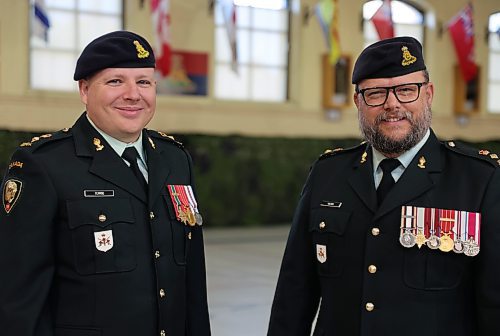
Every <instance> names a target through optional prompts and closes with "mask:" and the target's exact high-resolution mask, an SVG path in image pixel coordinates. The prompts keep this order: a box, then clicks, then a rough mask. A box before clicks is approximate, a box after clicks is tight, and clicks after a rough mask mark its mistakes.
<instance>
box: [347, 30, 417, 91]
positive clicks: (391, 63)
mask: <svg viewBox="0 0 500 336" xmlns="http://www.w3.org/2000/svg"><path fill="white" fill-rule="evenodd" d="M425 69H426V67H425V62H424V56H423V54H422V45H421V44H420V42H418V41H417V40H416V39H414V38H413V37H408V36H400V37H394V38H390V39H385V40H381V41H378V42H375V43H374V44H372V45H369V46H368V47H366V48H365V49H364V50H363V51H362V52H361V54H360V55H359V57H358V59H357V60H356V64H355V65H354V70H353V72H352V84H358V83H359V82H361V81H362V80H363V79H368V78H390V77H397V76H402V75H406V74H409V73H412V72H415V71H419V70H425Z"/></svg>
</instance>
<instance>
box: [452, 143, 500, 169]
mask: <svg viewBox="0 0 500 336" xmlns="http://www.w3.org/2000/svg"><path fill="white" fill-rule="evenodd" d="M444 146H445V147H446V148H447V149H449V150H451V151H453V152H455V153H458V154H461V155H465V156H468V157H472V158H475V159H481V160H483V161H486V162H489V163H491V164H493V165H495V166H500V156H499V155H498V154H496V153H492V152H490V151H489V150H487V149H479V150H478V149H476V148H474V147H470V146H466V145H464V144H461V143H459V142H455V141H445V142H444Z"/></svg>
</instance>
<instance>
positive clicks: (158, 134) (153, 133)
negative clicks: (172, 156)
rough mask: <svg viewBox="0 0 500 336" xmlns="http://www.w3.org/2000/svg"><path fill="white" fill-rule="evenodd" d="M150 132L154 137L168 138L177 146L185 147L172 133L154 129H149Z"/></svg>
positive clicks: (167, 139)
mask: <svg viewBox="0 0 500 336" xmlns="http://www.w3.org/2000/svg"><path fill="white" fill-rule="evenodd" d="M148 134H149V135H150V136H152V137H154V138H157V139H162V140H166V141H168V142H171V143H173V144H175V145H176V146H177V147H179V148H182V149H184V145H183V144H182V143H181V142H179V141H177V140H175V138H174V137H173V136H172V135H168V134H166V133H163V132H160V131H153V130H148Z"/></svg>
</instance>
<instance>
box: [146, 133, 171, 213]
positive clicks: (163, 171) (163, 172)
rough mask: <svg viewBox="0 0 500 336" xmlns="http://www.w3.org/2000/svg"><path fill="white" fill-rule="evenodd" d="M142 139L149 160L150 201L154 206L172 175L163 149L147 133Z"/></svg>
mask: <svg viewBox="0 0 500 336" xmlns="http://www.w3.org/2000/svg"><path fill="white" fill-rule="evenodd" d="M142 138H143V139H144V141H143V146H144V149H145V150H146V156H147V158H148V159H147V160H148V180H149V183H148V186H149V199H150V201H151V204H153V203H154V200H155V199H156V197H158V195H159V194H160V193H161V190H162V188H164V187H165V184H166V180H167V177H168V175H169V174H170V168H169V167H170V164H169V162H168V161H167V158H166V156H165V155H162V153H163V149H161V148H160V147H159V146H156V144H155V143H154V141H153V139H152V138H150V137H149V136H148V133H147V132H146V131H143V134H142Z"/></svg>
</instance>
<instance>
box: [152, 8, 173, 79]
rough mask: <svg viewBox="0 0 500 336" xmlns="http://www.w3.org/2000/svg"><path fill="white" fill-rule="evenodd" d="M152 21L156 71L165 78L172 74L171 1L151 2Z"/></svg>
mask: <svg viewBox="0 0 500 336" xmlns="http://www.w3.org/2000/svg"><path fill="white" fill-rule="evenodd" d="M151 21H152V22H153V34H154V36H155V58H156V70H157V71H159V72H160V74H161V76H162V77H165V76H167V75H168V73H169V72H170V63H171V61H170V58H171V47H170V13H169V0H151Z"/></svg>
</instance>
